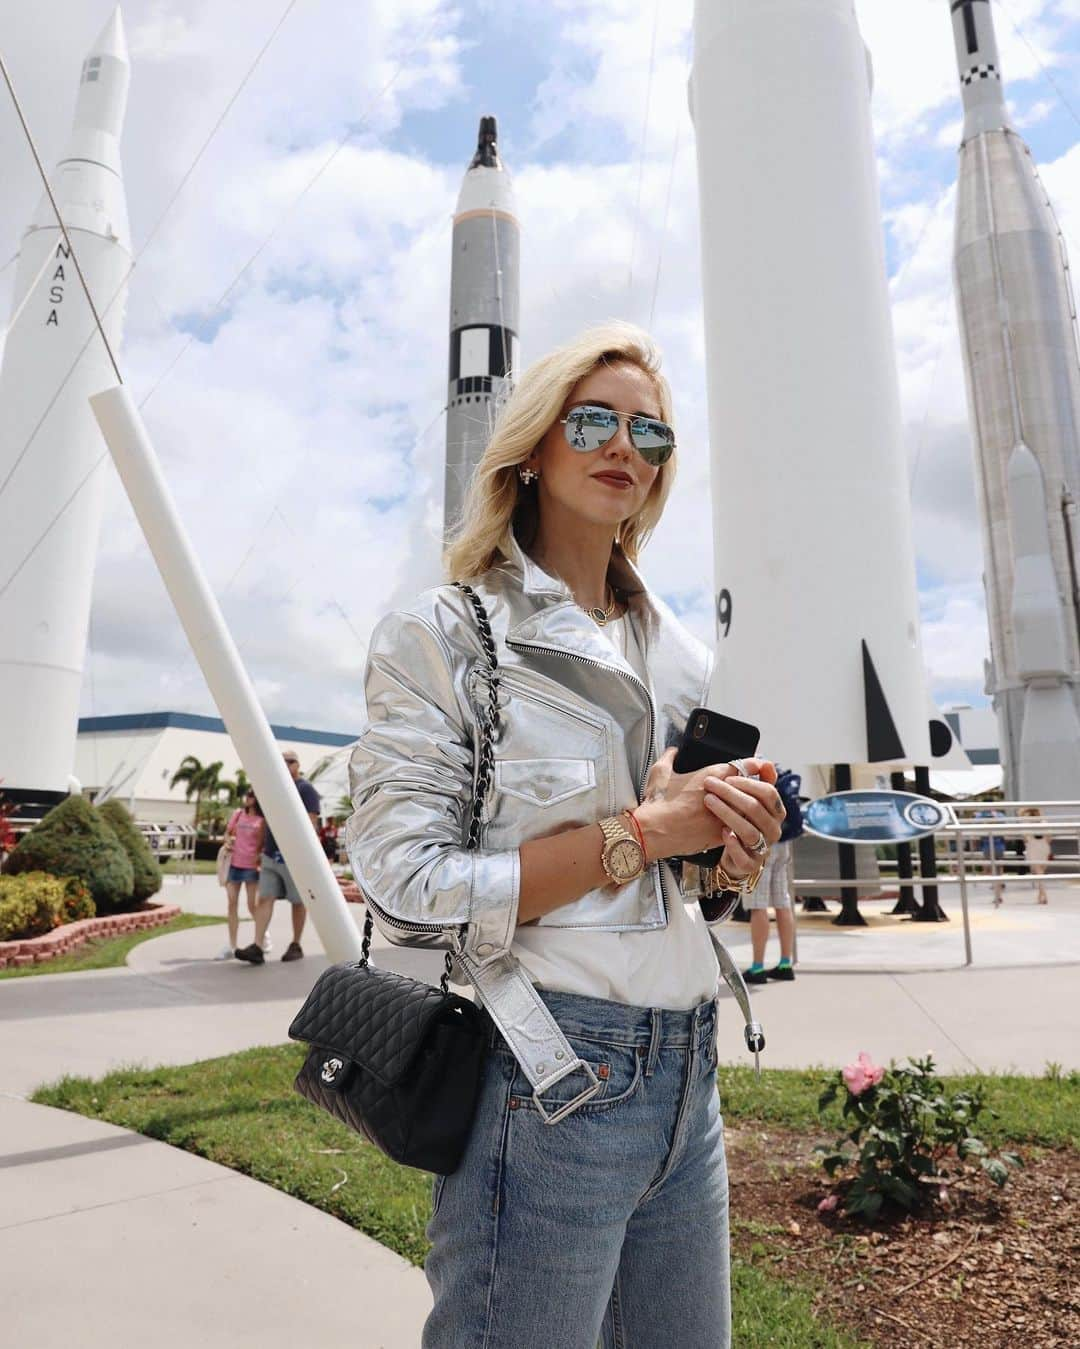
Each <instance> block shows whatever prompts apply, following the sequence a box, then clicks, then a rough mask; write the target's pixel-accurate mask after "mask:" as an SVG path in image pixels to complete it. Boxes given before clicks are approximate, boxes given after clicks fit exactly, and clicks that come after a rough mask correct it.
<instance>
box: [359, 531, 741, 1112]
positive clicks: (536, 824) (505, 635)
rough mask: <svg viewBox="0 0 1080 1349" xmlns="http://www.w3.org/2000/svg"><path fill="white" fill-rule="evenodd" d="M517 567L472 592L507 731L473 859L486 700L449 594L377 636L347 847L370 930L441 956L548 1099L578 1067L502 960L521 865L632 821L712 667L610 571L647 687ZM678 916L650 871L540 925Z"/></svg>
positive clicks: (468, 618)
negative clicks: (564, 837)
mask: <svg viewBox="0 0 1080 1349" xmlns="http://www.w3.org/2000/svg"><path fill="white" fill-rule="evenodd" d="M512 554H513V555H512V556H511V557H510V558H509V559H507V560H505V561H502V562H500V563H499V564H497V565H496V566H494V567H493V568H492V569H491V570H490V571H488V572H487V573H486V574H485V575H484V576H483V577H481V578H480V579H479V580H478V581H476V582H474V583H473V588H474V589H475V590H476V592H477V594H478V595H479V596H480V598H481V599H482V601H483V603H484V607H485V608H486V610H487V612H488V616H489V619H490V622H491V630H492V636H493V638H494V642H495V648H496V653H497V657H498V662H499V703H500V714H501V718H500V719H501V728H500V731H499V734H498V737H497V739H496V742H495V747H494V750H495V765H494V774H493V780H492V784H491V788H490V791H489V794H488V799H487V801H486V802H485V803H484V825H483V829H482V832H481V836H480V845H479V847H478V848H477V849H475V850H473V851H469V850H467V849H466V847H465V840H466V837H467V833H468V824H469V815H470V808H471V803H472V796H473V782H474V773H475V765H474V754H473V744H474V734H475V727H476V724H477V716H478V708H482V707H483V705H484V703H485V700H486V697H487V686H486V681H485V679H484V678H483V674H482V671H483V663H484V662H483V647H482V645H481V642H480V637H479V633H478V630H477V626H476V619H475V616H474V614H473V611H472V608H471V606H470V605H469V602H468V600H467V599H466V597H465V596H464V595H462V594H461V592H460V591H458V590H457V589H455V588H454V587H452V586H440V587H439V588H437V589H435V590H430V591H427V592H426V593H424V594H423V595H421V596H420V597H419V599H417V601H416V602H415V603H414V604H413V605H412V606H411V607H410V608H408V609H404V610H399V611H397V612H394V613H391V614H389V615H388V616H387V617H386V618H384V619H383V620H382V622H381V623H380V624H379V625H378V627H377V628H376V630H375V632H374V634H373V636H372V639H371V645H370V651H369V657H368V667H367V673H366V679H365V689H366V695H367V708H368V717H369V722H368V725H367V727H366V729H365V730H364V732H363V734H362V735H361V737H360V739H359V741H358V743H357V745H356V748H355V749H354V751H353V754H352V759H351V762H350V787H351V793H352V802H353V814H352V817H351V819H350V820H349V824H348V828H347V831H346V839H347V847H348V853H349V860H350V862H351V864H352V868H353V874H354V876H355V878H356V881H357V884H358V885H359V887H360V889H361V890H362V891H363V893H364V895H365V898H366V899H367V901H368V903H369V907H370V910H371V913H372V916H373V918H374V919H375V921H376V923H377V924H378V926H379V928H380V930H382V931H383V933H384V934H385V935H386V936H387V937H388V938H389V939H390V940H391V941H393V942H395V943H397V944H399V945H412V946H428V947H449V948H450V949H451V950H453V952H454V955H455V960H456V964H457V966H458V967H459V969H460V970H461V971H462V972H463V973H464V974H465V975H466V976H467V977H468V978H469V980H470V982H472V983H473V984H474V986H475V987H476V990H477V993H478V995H479V997H480V1000H481V1001H482V1002H483V1004H484V1005H485V1006H486V1007H487V1009H488V1011H489V1013H490V1014H491V1015H492V1016H493V1017H494V1019H495V1020H496V1022H497V1023H498V1024H499V1026H500V1028H501V1029H502V1030H503V1033H504V1034H505V1035H506V1036H507V1039H508V1041H509V1042H510V1045H511V1048H512V1049H514V1052H515V1053H516V1054H517V1055H518V1057H519V1059H520V1060H521V1061H522V1066H523V1067H524V1068H525V1069H526V1072H528V1073H529V1075H530V1077H531V1079H532V1080H533V1084H534V1086H536V1087H537V1088H538V1090H546V1087H547V1086H550V1085H551V1084H552V1083H553V1082H554V1081H557V1080H559V1077H561V1076H564V1075H565V1074H566V1073H567V1072H568V1071H570V1070H571V1069H572V1068H573V1067H574V1066H575V1065H576V1063H577V1060H576V1056H573V1057H574V1061H575V1062H574V1063H572V1064H569V1065H568V1064H567V1063H566V1062H565V1060H566V1053H567V1050H568V1046H567V1047H566V1048H560V1047H559V1046H560V1042H561V1044H562V1045H565V1041H561V1037H560V1039H559V1040H554V1039H553V1038H552V1027H551V1025H550V1024H548V1023H550V1021H551V1019H550V1014H547V1013H546V1008H544V1004H543V1003H542V1002H540V1000H539V998H538V997H536V996H535V992H534V991H531V990H532V986H531V984H529V982H528V980H527V979H526V978H525V977H524V974H523V972H521V971H520V967H518V966H517V962H516V960H514V959H513V957H512V956H510V955H509V947H510V943H511V941H512V940H513V936H514V930H515V927H516V925H517V909H518V898H519V890H520V867H519V858H518V849H519V848H520V846H521V844H523V843H525V842H527V841H528V840H529V839H532V838H539V837H543V836H545V835H548V834H552V833H554V832H556V831H557V830H559V829H564V828H568V827H573V826H578V825H584V824H591V823H594V822H595V821H597V820H600V819H602V818H604V817H605V816H608V815H615V814H617V813H618V812H619V811H621V810H624V809H626V808H630V807H633V806H636V805H638V804H639V802H640V801H641V798H642V794H643V790H644V784H645V778H646V775H647V774H648V771H649V768H650V766H651V765H652V763H653V762H654V760H655V759H656V757H657V755H658V754H659V752H660V750H661V749H662V747H664V746H665V745H667V744H670V743H674V742H675V741H677V739H678V737H679V735H680V734H681V733H682V729H683V727H684V726H685V724H686V721H687V718H688V717H689V714H690V712H691V710H692V709H693V708H694V707H696V706H700V705H701V704H703V703H704V701H705V695H706V690H707V688H708V684H709V678H710V675H711V668H712V658H711V655H710V653H709V652H708V651H707V649H706V648H705V647H704V646H703V645H702V644H701V643H700V642H698V641H697V640H696V639H695V638H694V637H692V636H691V635H690V634H689V633H688V632H687V631H686V629H685V628H684V627H683V626H682V624H681V623H679V621H678V620H677V619H676V618H675V616H674V615H673V614H672V613H671V611H670V610H669V609H668V608H667V606H666V605H664V604H663V603H661V602H660V601H659V600H657V599H655V598H654V597H653V596H651V595H650V594H649V593H648V592H647V590H646V589H645V586H644V584H643V583H642V581H641V579H640V577H639V576H638V575H637V573H636V572H635V571H634V569H633V568H632V567H631V566H630V564H629V563H628V562H627V561H626V560H625V559H624V558H622V557H621V555H616V558H615V559H614V560H613V564H612V572H611V580H612V583H613V584H614V585H615V586H616V587H618V588H619V589H621V590H623V591H625V592H626V593H627V594H628V598H629V609H630V616H631V622H632V623H633V625H634V631H635V633H636V635H637V638H638V641H639V644H640V646H641V649H642V651H643V653H644V659H645V666H646V669H647V671H648V684H646V683H643V682H642V681H641V679H639V677H638V676H637V675H636V674H635V672H634V671H633V669H632V668H631V667H630V666H629V665H628V664H627V663H626V661H625V660H623V659H622V658H621V657H620V656H619V655H618V653H617V652H616V651H615V649H614V648H613V646H612V644H611V642H610V641H609V640H608V638H607V637H606V636H605V635H604V634H603V633H601V632H600V631H599V630H598V628H597V626H596V624H595V623H594V622H593V621H592V619H590V618H589V617H588V615H586V614H585V613H584V612H583V611H582V610H581V609H580V608H579V607H578V605H577V604H576V603H575V601H574V598H573V596H572V594H571V593H570V591H569V589H568V588H567V587H566V585H565V584H564V583H563V582H561V581H559V580H556V579H554V578H552V577H551V576H549V575H547V573H545V572H544V571H542V570H541V568H540V567H538V566H537V565H536V563H535V562H533V561H532V559H531V558H529V557H528V556H527V555H526V554H525V553H524V552H523V551H522V550H521V549H520V548H519V547H518V546H517V545H516V544H515V545H514V546H513V549H512ZM682 902H683V896H682V894H681V892H680V890H679V887H678V884H677V882H676V879H675V875H674V873H673V872H672V870H671V868H670V867H669V866H668V865H667V864H666V863H658V864H654V865H653V866H651V867H649V868H648V870H647V871H646V872H645V873H644V874H643V875H642V876H641V877H640V878H639V879H638V880H636V881H631V882H629V883H628V884H626V885H623V886H621V887H619V888H618V889H617V890H614V889H612V888H611V887H606V888H603V889H599V890H593V891H590V892H589V893H588V894H586V895H584V896H582V898H581V899H578V900H576V901H574V902H573V903H571V904H566V905H564V906H562V907H561V908H559V909H557V910H555V911H554V912H552V913H550V914H546V915H544V916H543V917H542V918H540V919H538V920H537V921H538V923H539V924H540V925H541V926H545V927H576V928H581V929H583V930H602V931H609V932H610V931H619V932H626V931H647V930H650V929H658V928H663V927H665V926H666V924H667V915H668V906H669V905H671V904H673V903H682ZM721 949H722V948H721ZM723 956H726V952H723ZM723 956H722V957H721V967H722V968H723V970H724V973H725V977H728V978H729V982H730V976H729V972H728V969H727V968H726V967H725V962H724V960H723ZM726 964H727V965H730V960H729V961H727V962H726ZM527 990H529V991H527ZM545 1018H546V1022H545ZM748 1020H749V1018H748ZM529 1025H532V1026H533V1027H534V1029H535V1037H533V1038H535V1039H536V1041H537V1043H536V1044H535V1045H532V1046H531V1047H532V1048H533V1050H534V1051H535V1052H532V1053H530V1052H529V1044H528V1042H529V1041H530V1035H529V1033H528V1029H527V1028H528V1026H529ZM553 1046H554V1047H553ZM570 1053H571V1055H572V1051H570ZM526 1060H531V1062H528V1061H526ZM550 1060H557V1062H551V1061H550ZM582 1066H584V1065H582ZM541 1070H543V1071H541Z"/></svg>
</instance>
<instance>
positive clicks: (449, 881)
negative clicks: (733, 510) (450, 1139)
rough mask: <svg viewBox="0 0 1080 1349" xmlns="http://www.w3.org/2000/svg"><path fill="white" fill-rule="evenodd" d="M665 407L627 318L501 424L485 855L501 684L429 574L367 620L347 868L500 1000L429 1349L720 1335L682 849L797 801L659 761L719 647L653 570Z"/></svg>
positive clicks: (450, 1200)
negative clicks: (480, 740)
mask: <svg viewBox="0 0 1080 1349" xmlns="http://www.w3.org/2000/svg"><path fill="white" fill-rule="evenodd" d="M671 421H672V415H671V396H670V392H669V389H668V385H667V382H666V380H665V379H664V377H663V376H662V375H661V373H660V368H659V359H658V356H657V354H656V352H655V350H654V348H653V346H652V344H651V343H650V341H649V339H648V338H647V337H646V335H645V334H644V333H642V332H641V331H639V330H638V329H636V328H632V327H630V326H628V325H623V324H609V325H606V326H604V327H602V328H598V329H595V330H592V331H590V332H587V333H586V334H584V335H583V336H582V337H580V338H579V339H578V340H577V341H575V342H572V343H570V344H569V345H567V346H565V347H562V348H560V349H559V350H557V351H555V352H553V353H552V354H551V355H549V356H547V357H546V358H545V359H543V360H541V361H539V362H538V363H537V364H536V365H534V366H533V367H532V368H531V369H530V370H529V371H527V372H526V374H525V375H524V377H523V378H522V379H521V382H520V384H519V385H518V388H517V390H516V392H515V393H514V395H513V396H512V398H511V399H510V401H509V402H508V404H507V405H506V407H505V408H504V410H503V412H502V414H501V416H500V418H499V421H498V424H497V425H496V428H495V431H494V434H493V436H492V439H491V441H490V444H489V445H488V447H487V450H486V452H485V455H484V457H483V460H482V461H481V463H480V465H479V467H478V469H477V471H476V474H475V478H474V482H473V485H472V488H471V495H470V497H469V500H468V503H467V506H466V513H465V520H464V525H463V527H462V529H461V532H460V534H459V535H458V537H457V538H456V540H455V541H454V543H453V544H452V546H451V547H450V549H449V551H448V555H447V563H448V572H449V577H450V580H451V581H459V580H460V581H468V583H469V585H470V586H471V587H472V588H473V589H474V590H475V592H476V594H477V595H478V597H479V598H480V600H481V601H482V603H483V605H484V608H485V610H486V612H487V615H488V617H489V619H490V627H491V639H492V641H493V643H494V647H495V650H496V653H497V657H498V666H499V668H498V685H497V689H496V698H497V701H498V704H499V718H500V729H499V732H498V736H497V739H496V743H495V749H494V766H493V773H492V783H491V789H490V791H489V792H488V794H487V799H486V801H485V803H484V827H483V832H482V835H481V838H480V846H479V848H478V849H477V850H475V851H469V850H468V849H467V848H466V847H465V842H466V835H467V832H468V824H469V814H470V806H471V799H472V789H473V781H474V744H475V738H476V730H475V728H476V725H477V718H478V715H480V714H479V713H478V708H483V707H484V705H485V703H486V700H487V698H488V689H487V688H486V686H485V681H484V679H483V676H482V673H481V672H482V670H483V653H484V642H483V639H482V637H481V634H480V631H479V630H478V626H477V619H476V617H475V615H474V613H473V610H472V607H471V605H470V602H469V600H468V597H467V596H466V595H465V594H463V593H462V592H461V591H459V590H458V589H455V588H453V587H452V586H449V585H447V586H443V587H440V588H438V589H436V590H433V591H430V592H428V593H426V594H424V595H421V596H420V598H419V599H418V600H417V601H416V602H415V603H414V604H413V605H412V606H410V607H409V608H408V609H405V610H403V611H401V612H397V613H393V614H390V615H389V616H388V617H387V618H385V619H384V620H383V622H382V623H381V624H380V626H379V627H378V629H377V631H376V632H375V634H374V636H373V638H372V642H371V651H370V658H369V665H368V671H367V679H366V691H367V705H368V713H369V717H370V723H369V725H368V727H367V729H366V730H365V731H364V733H363V735H362V736H361V739H360V741H359V744H358V746H357V748H356V751H355V752H354V756H353V760H352V766H351V773H352V789H353V803H354V813H353V815H352V817H351V819H350V821H349V827H348V846H349V855H350V859H351V862H352V866H353V869H354V873H355V875H356V878H357V882H358V884H359V886H360V888H361V890H362V891H363V892H364V895H365V896H366V898H367V900H368V903H369V905H370V906H371V910H372V914H373V916H374V917H375V918H376V919H377V920H378V921H379V922H380V923H381V924H382V925H383V927H384V930H386V931H388V932H390V933H391V934H392V935H394V936H395V939H397V940H404V939H412V940H415V942H416V943H417V944H423V941H424V934H425V933H428V934H431V935H432V936H433V935H434V934H435V933H436V932H437V931H439V930H440V929H445V928H447V927H451V928H453V929H454V930H455V932H456V933H457V948H456V949H457V963H458V969H459V971H460V970H462V969H463V970H464V971H465V972H466V973H467V974H468V976H469V978H470V979H471V980H472V981H473V983H474V984H475V987H476V989H477V994H478V996H479V997H480V1000H481V1002H482V1004H483V1005H484V1006H485V1007H486V1008H487V1010H488V1011H489V1012H490V1014H491V1016H492V1019H493V1020H492V1029H491V1054H490V1057H489V1061H488V1068H487V1073H486V1078H485V1082H484V1088H483V1091H482V1094H481V1099H480V1103H479V1106H478V1110H477V1115H476V1119H475V1123H474V1126H473V1130H472V1134H471V1137H470V1142H469V1145H468V1147H467V1149H466V1154H465V1157H464V1160H463V1162H462V1164H461V1166H460V1167H459V1169H458V1170H457V1171H455V1172H454V1173H453V1174H452V1175H450V1176H445V1177H438V1178H437V1179H436V1182H435V1189H434V1197H433V1207H432V1217H431V1222H430V1224H429V1228H428V1233H429V1236H430V1238H431V1241H432V1244H433V1248H432V1251H431V1254H430V1256H429V1257H428V1261H427V1275H428V1280H429V1282H430V1284H431V1288H432V1291H433V1294H434V1309H433V1311H432V1313H431V1316H430V1318H429V1320H428V1323H427V1326H426V1328H425V1332H424V1339H423V1343H424V1345H425V1346H426V1347H427V1349H460V1346H463V1345H476V1346H479V1345H487V1346H489V1349H496V1347H497V1346H505V1347H506V1349H509V1347H510V1346H513V1347H514V1349H530V1347H531V1346H536V1347H537V1349H539V1347H540V1346H544V1349H547V1347H548V1346H551V1345H557V1346H559V1349H579V1347H580V1349H594V1347H595V1345H596V1344H597V1340H598V1339H599V1338H601V1337H602V1339H603V1343H604V1344H605V1345H616V1344H617V1345H623V1346H630V1347H631V1349H654V1347H655V1349H661V1346H664V1349H666V1346H668V1345H671V1344H678V1345H679V1346H680V1349H721V1346H725V1345H727V1344H728V1343H729V1340H730V1328H729V1327H730V1311H729V1278H728V1212H727V1207H728V1198H727V1176H726V1170H725V1164H724V1146H723V1131H722V1124H721V1118H720V1110H719V1102H718V1099H717V1092H716V1082H715V1067H716V1029H717V1028H716V1008H717V1003H716V998H717V957H716V952H715V950H714V947H713V944H712V942H711V941H710V934H709V931H708V929H707V927H706V923H705V920H704V919H703V917H702V910H701V907H700V906H699V905H698V903H697V902H696V900H693V901H690V902H687V901H686V900H684V896H683V895H682V893H681V892H680V889H679V886H678V884H677V882H676V876H675V872H674V871H673V869H672V867H671V866H670V865H669V864H668V860H667V859H669V858H672V857H674V856H676V855H678V854H686V853H694V852H697V851H700V850H703V849H705V848H709V847H718V846H721V845H722V846H723V847H724V855H723V859H722V866H723V868H724V871H723V875H722V881H723V886H724V888H731V887H738V886H739V885H740V884H743V883H744V882H745V879H746V878H747V877H750V876H752V875H754V874H756V873H757V872H758V871H759V870H760V868H761V865H762V860H763V858H764V856H765V854H766V853H767V850H768V847H769V845H770V844H771V843H774V842H775V841H776V840H777V839H778V838H779V835H780V822H781V819H782V818H783V815H784V809H783V805H782V803H781V801H780V798H779V796H778V794H777V792H776V790H775V789H774V787H773V786H772V785H771V783H772V782H773V781H775V772H774V770H773V767H772V765H771V764H769V763H767V762H766V761H765V760H757V759H749V760H746V761H745V762H740V761H736V762H735V763H731V764H722V765H717V766H716V767H715V768H712V769H708V770H704V771H702V772H699V773H694V774H687V775H679V774H675V773H673V771H672V767H671V761H672V757H673V751H670V750H669V751H667V752H666V753H664V754H663V755H662V756H660V751H661V750H662V749H663V747H664V746H665V745H670V744H671V743H672V742H673V740H675V739H676V738H677V737H678V735H679V734H680V733H681V731H682V729H683V727H684V725H685V723H686V720H687V717H688V715H689V713H690V711H691V709H692V708H693V707H695V706H697V705H700V704H701V703H703V702H704V700H705V693H706V690H707V689H708V687H709V675H710V665H711V660H710V657H709V655H708V653H707V652H706V650H705V648H704V647H703V646H702V645H701V644H700V643H699V642H697V641H696V640H695V639H694V638H693V637H692V636H691V635H690V634H689V633H688V632H687V631H686V630H685V629H684V628H683V627H682V626H681V624H680V623H679V622H678V620H677V619H676V618H675V617H674V615H673V614H672V613H671V611H670V610H669V609H668V608H667V607H666V606H665V605H664V604H663V603H662V602H661V601H660V600H659V599H658V598H657V597H656V596H654V595H653V594H652V593H651V592H650V591H649V590H648V588H647V587H646V585H645V582H644V581H643V580H642V579H641V577H640V576H639V574H638V572H637V571H636V569H635V565H634V564H635V562H636V560H637V556H638V552H639V550H640V549H641V547H642V545H643V543H644V542H645V540H646V539H647V538H648V536H649V534H650V533H651V532H652V529H653V527H654V526H655V525H656V523H657V521H658V520H659V518H660V515H661V512H662V510H663V508H664V503H665V501H666V500H667V496H668V493H669V491H670V489H671V482H672V477H673V475H674V471H675V454H674V448H675V436H674V432H673V431H672V430H671ZM746 546H747V547H753V544H752V542H748V543H747V545H746ZM658 756H660V757H658ZM432 944H434V943H432Z"/></svg>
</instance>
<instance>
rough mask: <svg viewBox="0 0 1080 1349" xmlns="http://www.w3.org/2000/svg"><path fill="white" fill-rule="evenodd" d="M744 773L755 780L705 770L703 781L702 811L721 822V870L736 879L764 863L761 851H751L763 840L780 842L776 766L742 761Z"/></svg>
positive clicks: (761, 761) (781, 812)
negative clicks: (722, 827) (752, 775)
mask: <svg viewBox="0 0 1080 1349" xmlns="http://www.w3.org/2000/svg"><path fill="white" fill-rule="evenodd" d="M743 763H744V764H745V765H746V770H747V772H748V773H754V772H756V773H757V775H758V776H757V778H756V779H755V778H748V777H740V776H739V774H738V772H737V771H736V770H734V769H732V768H731V765H730V764H727V765H725V767H726V768H728V769H729V770H730V771H729V772H728V773H727V774H726V775H721V774H719V773H716V772H715V771H713V770H711V769H710V770H709V771H708V773H707V775H706V778H705V809H706V810H708V811H709V812H711V814H713V815H714V816H715V817H716V818H717V819H718V820H719V821H721V822H722V824H723V826H724V829H723V843H724V856H723V859H722V860H723V866H724V870H725V871H726V872H727V873H728V875H729V876H730V877H731V878H732V880H736V879H739V878H741V877H743V876H749V875H751V873H753V872H755V871H757V869H758V867H760V866H761V864H762V862H764V860H765V856H764V854H763V853H761V852H753V851H751V849H752V847H753V845H754V844H755V843H760V839H761V838H764V840H765V842H766V843H767V844H768V845H769V846H770V847H771V846H772V845H773V844H774V843H776V842H778V841H779V839H780V828H781V826H782V824H783V822H784V816H785V814H786V811H785V810H784V803H783V801H782V800H781V797H780V793H779V792H778V791H777V790H776V788H775V787H774V786H773V784H774V783H775V782H776V766H775V765H774V764H772V763H770V762H769V761H768V760H767V759H744V760H743Z"/></svg>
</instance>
